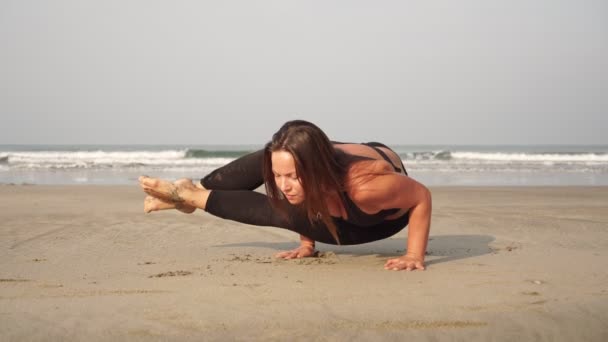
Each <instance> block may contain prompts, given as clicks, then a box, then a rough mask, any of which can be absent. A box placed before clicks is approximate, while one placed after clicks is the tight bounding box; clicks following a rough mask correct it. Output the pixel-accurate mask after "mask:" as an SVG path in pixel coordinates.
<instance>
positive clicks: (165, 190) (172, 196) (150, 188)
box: [139, 176, 193, 203]
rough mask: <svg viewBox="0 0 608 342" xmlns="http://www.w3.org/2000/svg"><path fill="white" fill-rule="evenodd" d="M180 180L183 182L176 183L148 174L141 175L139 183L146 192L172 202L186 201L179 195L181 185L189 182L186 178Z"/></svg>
mask: <svg viewBox="0 0 608 342" xmlns="http://www.w3.org/2000/svg"><path fill="white" fill-rule="evenodd" d="M178 182H181V183H179V184H178V183H177V182H176V184H173V183H171V182H169V181H166V180H162V179H159V178H151V177H147V176H141V177H139V185H140V186H141V188H142V189H143V190H144V192H145V193H147V194H148V195H150V196H153V197H156V198H159V199H161V200H164V201H167V202H172V203H181V202H183V201H184V199H183V198H181V197H180V196H179V187H182V186H187V183H188V182H187V181H184V180H179V181H178ZM189 183H190V185H191V186H193V185H192V181H190V182H189Z"/></svg>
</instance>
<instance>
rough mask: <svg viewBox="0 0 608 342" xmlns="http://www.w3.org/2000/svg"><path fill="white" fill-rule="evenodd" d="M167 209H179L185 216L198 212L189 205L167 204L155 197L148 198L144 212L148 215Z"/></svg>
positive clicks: (145, 200)
mask: <svg viewBox="0 0 608 342" xmlns="http://www.w3.org/2000/svg"><path fill="white" fill-rule="evenodd" d="M166 209H177V210H179V211H181V212H182V213H184V214H191V213H193V212H194V211H195V210H196V208H195V207H191V206H189V205H187V204H183V203H171V202H166V201H163V200H161V199H159V198H156V197H153V196H146V198H145V199H144V212H146V213H150V212H153V211H158V210H166Z"/></svg>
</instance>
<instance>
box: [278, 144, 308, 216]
mask: <svg viewBox="0 0 608 342" xmlns="http://www.w3.org/2000/svg"><path fill="white" fill-rule="evenodd" d="M271 159H272V173H273V174H274V181H275V183H276V184H277V187H278V188H279V189H280V190H281V192H282V193H283V195H284V196H285V198H286V199H287V200H288V201H289V203H291V204H300V203H302V202H304V198H305V197H304V189H303V188H302V183H300V178H298V174H297V173H296V163H295V161H294V159H293V156H292V155H291V153H289V152H287V151H276V152H272V156H271Z"/></svg>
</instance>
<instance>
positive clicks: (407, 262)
mask: <svg viewBox="0 0 608 342" xmlns="http://www.w3.org/2000/svg"><path fill="white" fill-rule="evenodd" d="M384 269H385V270H391V271H401V270H406V271H413V270H416V269H418V270H424V269H425V266H424V258H419V257H416V256H413V255H407V254H406V255H404V256H402V257H399V258H395V259H389V260H388V261H387V262H386V264H384Z"/></svg>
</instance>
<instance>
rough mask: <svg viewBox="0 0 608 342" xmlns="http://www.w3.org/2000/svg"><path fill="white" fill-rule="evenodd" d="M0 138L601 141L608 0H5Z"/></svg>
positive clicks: (0, 12)
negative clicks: (286, 125)
mask: <svg viewBox="0 0 608 342" xmlns="http://www.w3.org/2000/svg"><path fill="white" fill-rule="evenodd" d="M0 49H1V53H0V126H1V127H2V128H1V134H0V144H230V143H233V144H263V143H265V142H266V141H267V140H268V139H270V136H271V135H272V133H273V132H274V131H276V130H277V129H278V128H279V126H280V125H281V124H282V123H283V122H284V121H286V120H289V119H294V118H301V119H305V120H310V121H313V122H315V123H317V124H318V125H319V126H320V127H321V128H323V129H324V130H325V131H326V132H327V133H328V135H329V136H330V137H331V138H333V139H336V140H348V141H370V140H376V141H382V142H385V143H390V144H608V134H607V133H606V132H607V131H608V2H606V1H602V0H599V1H588V0H578V1H576V0H573V1H560V0H540V1H530V0H525V1H513V0H509V1H490V0H479V1H453V0H447V1H429V0H424V1H377V0H376V1H356V0H345V1H332V0H320V1H311V0H308V1H289V0H277V1H251V0H247V1H226V0H222V1H151V0H141V1H128V0H119V1H114V0H112V1H109V0H103V1H102V0H100V1H83V0H74V1H65V0H54V1H27V0H16V1H7V0H1V1H0Z"/></svg>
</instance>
